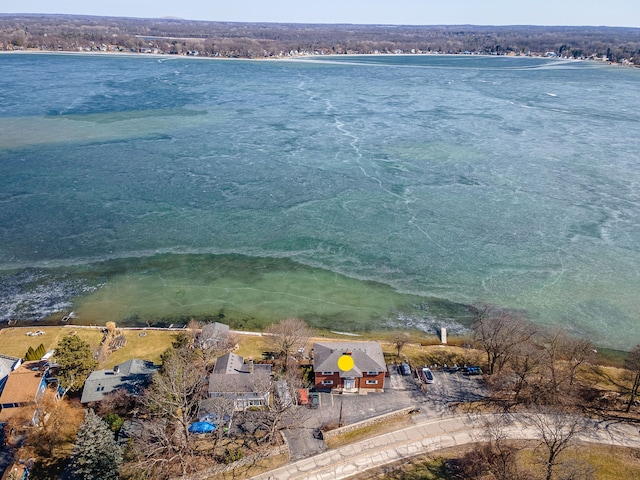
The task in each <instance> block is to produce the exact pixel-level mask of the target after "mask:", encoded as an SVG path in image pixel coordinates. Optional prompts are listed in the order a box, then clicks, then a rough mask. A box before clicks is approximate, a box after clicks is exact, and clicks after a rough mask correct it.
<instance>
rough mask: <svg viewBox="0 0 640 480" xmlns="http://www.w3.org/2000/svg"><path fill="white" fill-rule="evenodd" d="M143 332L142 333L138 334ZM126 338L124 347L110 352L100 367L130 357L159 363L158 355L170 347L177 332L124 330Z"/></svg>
mask: <svg viewBox="0 0 640 480" xmlns="http://www.w3.org/2000/svg"><path fill="white" fill-rule="evenodd" d="M141 333H144V335H142V336H141V335H140V334H141ZM123 335H124V336H125V338H126V339H127V343H126V345H125V346H124V347H122V348H121V349H119V350H116V351H115V352H112V353H111V354H110V355H109V356H108V357H107V359H106V360H105V361H104V362H103V363H102V364H101V365H100V368H113V367H114V366H115V365H119V364H121V363H123V362H126V361H127V360H130V359H132V358H139V359H140V360H149V361H151V362H153V363H156V364H159V363H160V355H162V353H163V352H164V351H165V350H167V349H168V348H169V347H171V343H172V342H173V341H174V339H175V337H176V335H177V332H175V331H166V330H144V331H141V330H124V331H123Z"/></svg>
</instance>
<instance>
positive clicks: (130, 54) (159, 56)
mask: <svg viewBox="0 0 640 480" xmlns="http://www.w3.org/2000/svg"><path fill="white" fill-rule="evenodd" d="M3 54H9V55H20V54H27V55H32V54H33V55H78V56H84V55H88V56H96V57H100V56H109V57H112V56H113V57H119V56H122V57H130V58H156V59H189V60H222V61H234V60H235V61H248V62H262V61H286V60H300V59H303V58H312V59H319V58H326V59H328V60H330V59H335V58H345V57H482V58H496V57H500V58H535V59H548V60H557V61H565V62H595V63H598V64H601V65H606V66H614V67H629V68H640V65H634V64H622V63H615V62H609V61H603V60H597V59H588V58H562V57H548V56H545V55H535V54H530V55H492V54H488V53H425V52H420V53H406V52H402V53H343V54H338V53H336V54H329V55H320V54H318V55H314V54H297V55H282V56H268V57H256V58H250V57H227V56H215V57H214V56H204V55H184V54H170V53H141V52H117V51H106V52H101V51H77V52H76V51H73V50H59V51H51V50H34V49H28V50H0V55H3Z"/></svg>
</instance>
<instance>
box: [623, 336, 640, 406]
mask: <svg viewBox="0 0 640 480" xmlns="http://www.w3.org/2000/svg"><path fill="white" fill-rule="evenodd" d="M624 367H625V368H626V369H627V370H628V371H629V372H630V375H631V377H632V381H631V388H630V389H629V401H628V402H627V409H626V411H627V412H629V411H630V410H631V406H632V405H633V403H634V402H635V400H636V397H637V396H638V389H640V345H636V346H635V347H633V348H632V349H631V351H630V352H629V354H628V355H627V358H626V359H625V361H624Z"/></svg>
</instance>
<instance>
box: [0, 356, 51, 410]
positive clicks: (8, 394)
mask: <svg viewBox="0 0 640 480" xmlns="http://www.w3.org/2000/svg"><path fill="white" fill-rule="evenodd" d="M45 363H47V362H45V361H42V360H36V361H33V362H24V363H23V364H22V365H20V366H19V367H18V368H17V369H16V370H15V371H14V372H12V373H11V375H9V378H7V383H6V384H5V386H4V390H2V394H0V404H5V403H32V402H35V401H36V396H37V395H38V391H39V390H40V385H41V383H42V370H41V368H42V367H43V366H44V364H45Z"/></svg>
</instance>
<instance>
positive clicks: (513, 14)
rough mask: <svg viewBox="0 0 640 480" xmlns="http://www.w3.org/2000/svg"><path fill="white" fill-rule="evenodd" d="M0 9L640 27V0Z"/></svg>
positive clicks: (307, 0) (278, 0)
mask: <svg viewBox="0 0 640 480" xmlns="http://www.w3.org/2000/svg"><path fill="white" fill-rule="evenodd" d="M2 3H6V5H4V6H3V5H0V13H64V14H77V15H99V16H115V17H142V18H160V17H178V18H184V19H188V20H210V21H229V22H281V23H288V22H292V23H360V24H395V25H465V24H472V25H593V26H596V25H597V26H599V25H606V26H614V27H639V28H640V1H639V0H608V1H606V2H603V1H602V0H534V1H528V2H517V1H514V0H449V1H442V0H321V1H317V2H313V1H311V0H107V1H94V0H19V1H13V2H12V1H9V0H3V2H2Z"/></svg>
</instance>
